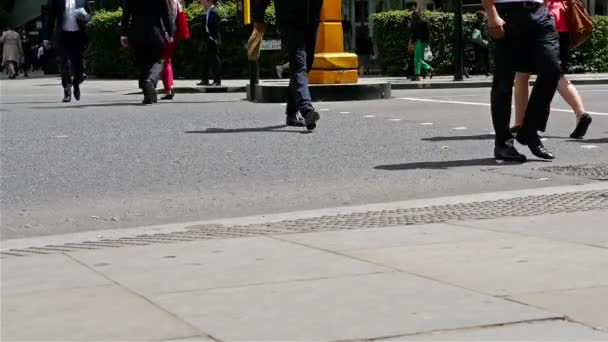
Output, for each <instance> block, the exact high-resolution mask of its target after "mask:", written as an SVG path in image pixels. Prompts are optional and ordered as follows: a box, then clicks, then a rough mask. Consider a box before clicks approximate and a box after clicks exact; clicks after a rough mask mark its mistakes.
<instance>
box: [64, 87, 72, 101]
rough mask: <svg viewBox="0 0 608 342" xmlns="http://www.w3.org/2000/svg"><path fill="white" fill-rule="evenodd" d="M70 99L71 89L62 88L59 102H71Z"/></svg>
mask: <svg viewBox="0 0 608 342" xmlns="http://www.w3.org/2000/svg"><path fill="white" fill-rule="evenodd" d="M71 101H72V90H71V89H64V90H63V100H61V102H66V103H67V102H71Z"/></svg>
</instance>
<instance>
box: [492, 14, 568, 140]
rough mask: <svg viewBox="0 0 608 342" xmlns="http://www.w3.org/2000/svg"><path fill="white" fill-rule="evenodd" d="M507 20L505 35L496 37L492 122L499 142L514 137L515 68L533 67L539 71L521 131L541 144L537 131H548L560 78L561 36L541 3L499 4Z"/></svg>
mask: <svg viewBox="0 0 608 342" xmlns="http://www.w3.org/2000/svg"><path fill="white" fill-rule="evenodd" d="M496 8H497V10H498V13H499V14H500V16H501V17H502V18H503V20H505V22H506V25H505V37H504V38H502V39H497V40H496V53H495V54H494V61H495V71H494V81H493V83H492V95H491V97H492V100H491V102H492V104H491V105H492V122H493V124H494V131H495V132H496V141H495V143H496V145H497V146H502V145H504V144H505V142H507V141H509V140H511V139H513V135H512V134H511V132H510V129H509V124H510V121H511V100H512V95H513V82H514V79H515V71H526V70H529V69H530V67H532V68H533V70H535V71H537V72H538V78H537V80H536V83H535V85H534V88H533V89H532V93H531V95H530V100H529V102H528V108H527V109H526V118H525V119H524V124H523V126H522V128H521V130H520V134H523V136H524V137H525V138H526V139H527V140H528V142H529V143H530V145H531V146H532V145H538V144H540V139H539V137H538V131H542V132H544V131H545V128H546V125H547V119H548V117H549V111H550V105H551V101H552V100H553V96H554V95H555V91H556V89H557V83H558V81H559V78H560V61H559V38H558V35H557V32H556V30H555V26H554V24H553V18H552V17H551V14H550V12H549V10H548V9H547V7H545V6H544V5H543V4H541V3H502V4H496Z"/></svg>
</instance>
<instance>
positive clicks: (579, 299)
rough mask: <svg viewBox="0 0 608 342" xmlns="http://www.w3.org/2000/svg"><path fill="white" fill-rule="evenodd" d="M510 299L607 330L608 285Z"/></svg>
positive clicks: (518, 296) (532, 294) (517, 296)
mask: <svg viewBox="0 0 608 342" xmlns="http://www.w3.org/2000/svg"><path fill="white" fill-rule="evenodd" d="M598 272H601V271H600V270H598ZM604 272H605V270H604ZM512 299H514V300H516V301H518V302H522V303H527V304H530V305H533V306H537V307H542V308H546V309H547V310H551V311H552V312H557V313H560V314H563V315H567V316H568V317H570V318H571V319H572V320H575V321H578V322H583V323H585V324H587V325H589V326H592V327H596V328H601V329H602V330H606V331H608V287H597V288H587V289H573V290H566V291H553V292H541V293H527V294H521V295H516V296H513V297H512ZM606 340H608V337H607V338H606Z"/></svg>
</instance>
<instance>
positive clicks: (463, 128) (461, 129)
mask: <svg viewBox="0 0 608 342" xmlns="http://www.w3.org/2000/svg"><path fill="white" fill-rule="evenodd" d="M452 129H453V130H456V131H466V129H467V128H466V127H454V128H452Z"/></svg>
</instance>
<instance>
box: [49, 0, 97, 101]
mask: <svg viewBox="0 0 608 342" xmlns="http://www.w3.org/2000/svg"><path fill="white" fill-rule="evenodd" d="M47 6H48V15H47V18H46V19H47V20H46V23H45V28H44V30H43V32H44V33H43V34H44V46H45V48H47V49H48V48H49V47H50V45H51V40H54V42H55V45H56V50H57V53H58V55H59V57H60V60H61V85H62V86H63V95H64V96H63V102H70V101H71V100H72V87H73V88H74V98H75V99H76V100H77V101H78V100H80V83H82V81H83V73H84V50H85V48H86V44H87V34H86V24H87V23H88V22H89V21H91V19H92V16H91V6H90V4H89V0H48V5H47Z"/></svg>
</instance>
